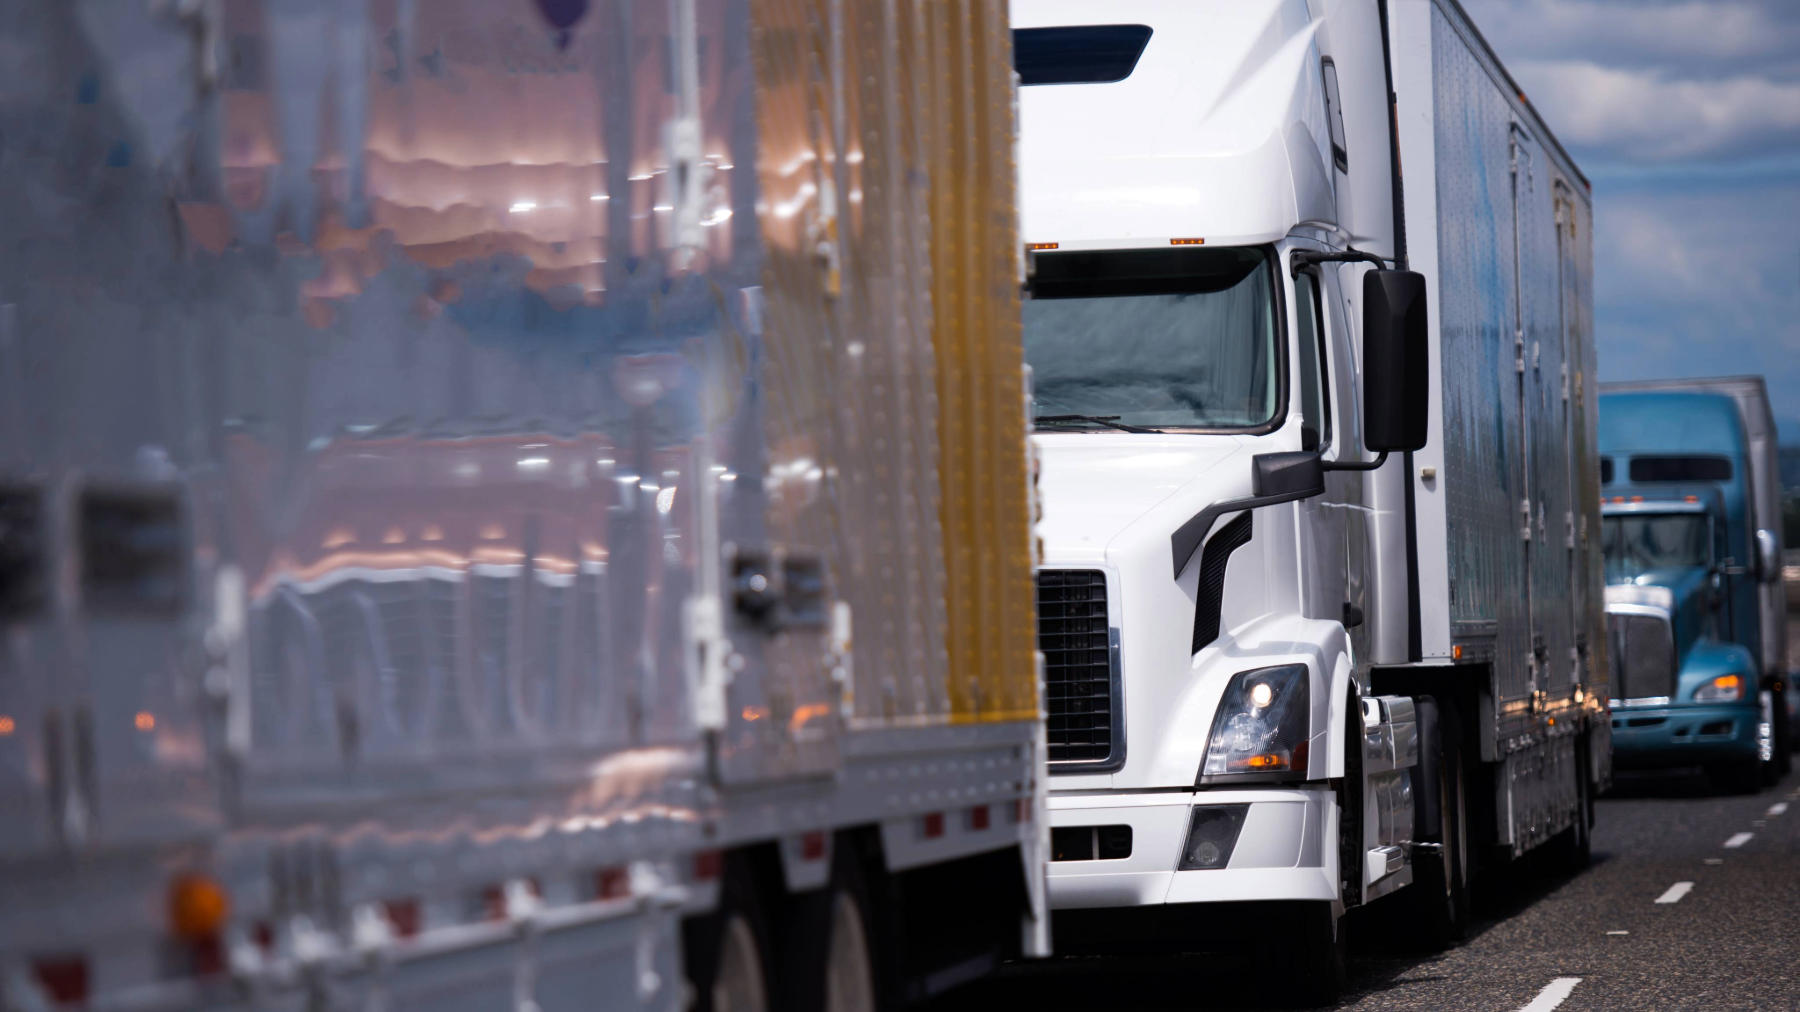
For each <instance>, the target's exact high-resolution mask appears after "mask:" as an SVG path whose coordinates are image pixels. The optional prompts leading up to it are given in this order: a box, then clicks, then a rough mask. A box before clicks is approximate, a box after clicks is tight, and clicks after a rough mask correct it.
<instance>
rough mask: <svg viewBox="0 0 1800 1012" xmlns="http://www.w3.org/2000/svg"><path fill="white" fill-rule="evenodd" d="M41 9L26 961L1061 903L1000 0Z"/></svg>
mask: <svg viewBox="0 0 1800 1012" xmlns="http://www.w3.org/2000/svg"><path fill="white" fill-rule="evenodd" d="M0 53H4V56H3V57H0V96H3V98H0V137H4V148H3V150H0V220H4V221H5V222H6V223H7V224H6V226H5V234H6V237H7V239H8V242H7V243H6V245H5V247H4V249H0V626H3V627H4V647H3V648H0V998H3V1002H0V1004H3V1005H4V1006H5V1007H6V1008H9V1009H35V1008H44V1007H54V1006H56V1005H59V1004H61V1005H79V1004H85V1005H86V1006H87V1007H90V1008H141V1009H157V1008H194V1007H245V1006H256V1007H272V1008H298V1007H302V1006H305V1007H308V1008H341V1007H361V1008H378V1007H385V1008H410V1007H423V1006H430V1007H432V1008H434V1009H452V1008H454V1009H461V1008H467V1009H516V1010H527V1009H529V1010H533V1012H536V1010H544V1012H550V1010H553V1009H560V1008H572V1007H576V1006H581V1007H593V1006H595V1005H596V1004H597V1005H599V1006H601V1007H605V1008H657V1009H677V1008H681V1007H683V1006H684V1005H685V1004H687V1003H688V1001H687V998H686V997H684V996H685V995H690V994H691V996H692V998H693V1004H694V1005H695V1007H698V1008H713V1007H718V1008H725V1007H729V1008H733V1009H739V1008H768V1007H779V1008H783V1009H804V1008H820V1007H825V1006H826V1005H827V993H826V983H825V982H826V979H827V976H828V975H829V976H830V978H831V980H832V981H833V985H832V986H833V988H835V990H833V991H832V995H833V997H832V998H831V999H830V1003H831V1004H832V1006H833V1007H861V1008H867V1007H872V1006H873V1004H874V999H875V998H876V997H878V996H879V997H880V998H881V999H883V1003H884V1004H885V1003H887V1002H889V1001H892V1000H903V999H909V998H913V997H917V996H919V995H922V994H927V993H930V992H933V991H937V990H941V989H943V988H946V987H949V986H952V985H954V984H955V983H957V982H959V981H962V980H966V979H969V978H970V977H972V976H976V975H978V974H980V973H981V972H982V971H983V970H984V969H985V968H986V967H987V966H989V965H991V964H992V962H993V961H994V960H995V959H996V958H999V957H1002V956H1004V955H1007V954H1009V953H1014V952H1020V951H1023V952H1027V953H1041V952H1044V951H1046V949H1047V945H1048V933H1047V918H1046V915H1045V912H1044V901H1043V882H1042V850H1043V841H1042V840H1041V839H1040V835H1041V834H1042V833H1043V830H1042V829H1041V827H1042V825H1043V821H1042V819H1041V818H1040V817H1039V812H1040V808H1041V784H1040V782H1039V771H1040V769H1041V766H1042V745H1041V743H1040V742H1041V737H1042V730H1041V725H1040V723H1039V720H1038V718H1039V702H1038V688H1037V685H1038V676H1037V673H1036V671H1037V669H1036V664H1035V660H1034V652H1033V641H1032V636H1033V618H1032V598H1031V594H1032V590H1031V570H1032V564H1033V552H1034V548H1033V546H1032V543H1031V540H1030V537H1029V534H1028V529H1027V524H1028V523H1029V522H1030V508H1029V501H1028V500H1029V496H1030V494H1031V493H1030V485H1029V479H1028V469H1027V449H1026V443H1025V438H1024V418H1023V410H1022V404H1023V390H1022V376H1021V373H1022V369H1021V359H1020V352H1019V341H1018V305H1017V302H1016V299H1017V294H1016V293H1017V291H1018V281H1019V273H1018V272H1019V260H1018V244H1017V241H1016V227H1015V220H1014V213H1013V182H1012V180H1013V167H1012V150H1011V140H1010V138H1011V136H1012V134H1013V126H1012V105H1011V102H1012V87H1011V80H1012V75H1011V68H1010V61H1009V49H1008V33H1007V31H1006V24H1005V15H1004V11H1003V9H1002V8H1000V7H998V6H995V5H977V4H973V3H967V4H945V5H935V6H933V7H930V8H925V7H908V8H898V9H897V8H895V7H894V6H893V5H884V4H879V3H874V2H865V0H847V2H839V3H834V4H831V5H813V4H801V3H796V2H791V0H768V2H760V3H757V4H756V5H754V7H752V6H751V5H750V4H748V3H744V2H739V0H599V2H594V3H591V4H590V3H587V2H584V0H535V2H534V0H503V2H491V0H479V2H477V0H453V2H443V3H430V4H418V3H414V2H413V0H398V2H393V3H387V2H381V3H370V2H366V0H341V2H333V3H311V2H300V0H270V2H266V3H258V2H254V0H201V2H197V3H190V2H174V3H157V2H145V0H86V2H74V3H60V2H38V0H34V2H29V3H19V4H9V5H6V6H5V7H4V9H0ZM977 338H979V340H977ZM853 630H854V639H853V636H852V632H853ZM684 975H685V976H686V978H687V984H685V985H684V983H683V980H682V978H683V976H684Z"/></svg>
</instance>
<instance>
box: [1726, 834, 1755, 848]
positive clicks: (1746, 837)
mask: <svg viewBox="0 0 1800 1012" xmlns="http://www.w3.org/2000/svg"><path fill="white" fill-rule="evenodd" d="M1755 835H1756V834H1755V833H1733V834H1732V835H1731V839H1729V840H1726V841H1725V849H1726V850H1736V849H1737V848H1739V847H1742V846H1743V845H1744V844H1746V843H1749V842H1750V838H1751V837H1753V836H1755Z"/></svg>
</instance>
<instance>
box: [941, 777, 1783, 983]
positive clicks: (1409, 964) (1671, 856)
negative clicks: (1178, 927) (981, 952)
mask: <svg viewBox="0 0 1800 1012" xmlns="http://www.w3.org/2000/svg"><path fill="white" fill-rule="evenodd" d="M1377 905H1378V904H1377ZM1377 905H1372V906H1371V908H1370V910H1369V911H1367V912H1366V914H1373V908H1374V906H1377ZM1358 928H1361V929H1363V930H1361V931H1358ZM1351 930H1352V935H1351V939H1352V942H1351V959H1350V965H1349V971H1350V986H1349V990H1348V992H1347V993H1346V997H1345V1000H1344V1002H1343V1003H1342V1004H1340V1005H1338V1006H1336V1007H1337V1008H1340V1009H1358V1010H1376V1009H1382V1010H1385V1009H1434V1010H1436V1009H1444V1010H1463V1009H1467V1010H1482V1012H1511V1010H1515V1009H1529V1010H1530V1012H1548V1010H1550V1009H1557V1010H1559V1012H1579V1010H1587V1009H1605V1010H1613V1009H1656V1010H1664V1009H1708V1010H1712V1009H1756V1010H1792V1009H1800V941H1797V940H1800V772H1797V773H1796V774H1795V775H1794V776H1790V777H1789V778H1788V779H1787V781H1786V782H1784V783H1783V784H1781V785H1780V786H1778V787H1775V788H1771V789H1767V790H1764V791H1762V792H1761V793H1759V794H1755V795H1723V794H1719V793H1717V792H1716V791H1714V790H1713V789H1712V787H1711V785H1710V784H1708V782H1707V781H1706V779H1705V778H1704V777H1702V776H1700V775H1699V774H1698V773H1672V774H1655V775H1648V776H1646V775H1641V774H1640V775H1632V776H1630V777H1629V778H1627V777H1626V776H1624V775H1622V776H1621V777H1620V778H1619V780H1618V782H1617V783H1616V784H1615V787H1614V789H1613V791H1612V792H1611V793H1610V794H1609V795H1608V796H1606V797H1604V798H1602V799H1601V800H1600V801H1599V809H1598V813H1597V815H1596V826H1595V830H1594V860H1593V863H1592V864H1591V865H1590V866H1589V867H1588V869H1587V870H1586V871H1583V872H1581V873H1579V874H1576V875H1573V876H1567V875H1564V876H1551V875H1548V874H1545V873H1543V872H1540V871H1537V870H1535V869H1533V868H1532V867H1530V866H1529V865H1524V866H1515V867H1514V868H1511V869H1508V871H1507V872H1506V873H1504V874H1501V875H1498V876H1495V877H1494V878H1493V879H1491V880H1490V881H1489V882H1488V883H1487V884H1486V886H1485V887H1484V888H1482V889H1481V890H1479V891H1478V893H1477V896H1476V900H1475V908H1474V918H1473V923H1472V924H1471V925H1470V929H1469V933H1468V935H1467V937H1466V938H1465V939H1464V940H1463V941H1462V943H1461V944H1459V945H1458V946H1457V947H1455V948H1453V949H1451V950H1449V951H1448V952H1444V953H1439V954H1436V955H1430V956H1421V955H1417V954H1409V953H1406V952H1402V951H1394V950H1392V949H1384V948H1383V947H1382V946H1381V945H1380V944H1379V939H1378V937H1370V936H1378V934H1379V933H1378V932H1376V931H1371V930H1368V926H1367V924H1366V923H1365V924H1354V925H1353V926H1352V929H1351ZM1278 973H1279V960H1278V959H1276V960H1270V961H1268V962H1261V961H1249V960H1245V959H1244V958H1243V957H1230V956H1221V955H1205V954H1199V955H1191V956H1179V957H1160V958H1157V957H1144V958H1129V957H1083V958H1062V959H1055V960H1049V961H1045V962H1031V963H1019V964H1013V965H1009V966H1007V967H1004V968H1003V969H1002V971H1001V972H1000V973H999V974H998V975H997V976H996V977H994V978H993V979H990V980H987V981H983V982H981V983H979V984H976V985H972V986H970V987H968V988H964V989H962V990H960V991H958V992H955V993H953V994H951V995H946V996H944V998H942V999H940V1000H939V1001H937V1002H935V1003H933V1005H932V1008H931V1012H952V1010H954V1012H965V1010H977V1009H980V1010H997V1009H1015V1008H1017V1009H1030V1010H1032V1012H1060V1010H1065V1009H1066V1010H1070V1012H1075V1010H1080V1012H1101V1010H1163V1009H1205V1010H1215V1009H1216V1010H1228V1009H1251V1008H1267V1007H1278V1006H1277V1004H1276V1002H1274V1001H1272V1000H1270V999H1269V998H1268V997H1267V995H1268V994H1269V990H1268V988H1267V984H1268V982H1269V977H1270V976H1271V975H1273V974H1278ZM1559 998H1560V1001H1559V1000H1558V999H1559Z"/></svg>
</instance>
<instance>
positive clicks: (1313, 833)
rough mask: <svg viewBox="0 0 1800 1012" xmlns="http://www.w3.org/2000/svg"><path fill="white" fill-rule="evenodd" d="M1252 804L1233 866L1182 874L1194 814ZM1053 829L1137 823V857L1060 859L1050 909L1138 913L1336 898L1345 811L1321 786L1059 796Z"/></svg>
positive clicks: (1054, 867)
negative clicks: (1161, 906) (1167, 906)
mask: <svg viewBox="0 0 1800 1012" xmlns="http://www.w3.org/2000/svg"><path fill="white" fill-rule="evenodd" d="M1241 804H1248V805H1250V810H1249V812H1248V814H1247V815H1246V817H1245V819H1244V826H1243V829H1242V831H1241V832H1240V833H1239V834H1238V839H1237V846H1236V847H1235V848H1234V849H1233V850H1232V853H1231V859H1230V860H1229V861H1228V862H1227V863H1226V865H1225V867H1223V868H1218V869H1207V870H1200V871H1178V870H1176V869H1177V866H1178V865H1179V864H1180V862H1181V848H1182V845H1183V843H1184V842H1185V841H1186V838H1187V831H1188V823H1189V821H1190V816H1191V813H1192V811H1193V809H1194V808H1195V807H1196V806H1200V805H1241ZM1050 825H1051V827H1052V828H1061V827H1071V826H1130V827H1131V837H1132V845H1131V856H1130V857H1128V858H1124V859H1121V860H1113V861H1098V860H1095V861H1054V862H1052V863H1051V864H1050V906H1051V907H1052V908H1055V909H1061V910H1070V909H1077V908H1082V907H1135V906H1149V905H1152V904H1158V903H1220V902H1227V901H1233V900H1334V899H1337V898H1338V882H1337V877H1338V876H1337V847H1336V840H1337V806H1336V805H1335V804H1334V803H1333V795H1332V794H1331V792H1330V791H1328V790H1326V789H1324V785H1322V784H1321V785H1320V786H1319V787H1318V788H1282V789H1276V790H1254V791H1252V790H1233V791H1200V792H1188V791H1179V792H1166V793H1154V794H1126V793H1114V792H1110V791H1109V792H1104V793H1093V794H1056V793H1052V794H1051V795H1050Z"/></svg>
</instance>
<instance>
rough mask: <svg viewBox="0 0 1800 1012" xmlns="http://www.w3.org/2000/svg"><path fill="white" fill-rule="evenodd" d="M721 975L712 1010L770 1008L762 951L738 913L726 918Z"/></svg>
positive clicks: (765, 1011)
mask: <svg viewBox="0 0 1800 1012" xmlns="http://www.w3.org/2000/svg"><path fill="white" fill-rule="evenodd" d="M722 941H723V944H722V945H721V946H720V949H719V975H718V976H717V977H715V978H714V979H713V989H712V990H713V1012H769V1001H768V992H767V990H766V989H765V988H764V987H763V969H762V952H761V950H760V949H758V947H757V944H756V932H754V931H752V930H751V929H750V922H749V921H746V920H745V919H744V918H743V917H742V916H740V915H738V914H733V915H731V919H730V920H728V921H726V922H725V937H724V939H723V940H722Z"/></svg>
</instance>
